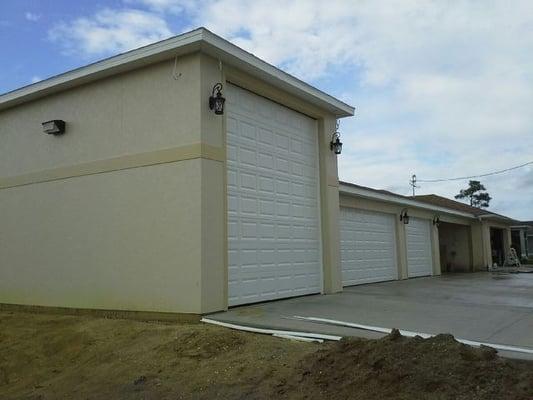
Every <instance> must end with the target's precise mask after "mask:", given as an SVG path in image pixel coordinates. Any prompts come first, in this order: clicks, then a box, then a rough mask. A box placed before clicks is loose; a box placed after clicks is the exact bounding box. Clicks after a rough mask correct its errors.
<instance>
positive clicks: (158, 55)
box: [0, 28, 354, 118]
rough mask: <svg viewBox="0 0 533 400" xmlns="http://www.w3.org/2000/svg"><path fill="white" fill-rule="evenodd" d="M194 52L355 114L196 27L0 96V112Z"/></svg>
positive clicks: (339, 114)
mask: <svg viewBox="0 0 533 400" xmlns="http://www.w3.org/2000/svg"><path fill="white" fill-rule="evenodd" d="M197 51H201V52H204V53H206V54H209V55H211V56H213V57H215V58H217V59H219V60H220V61H222V62H223V63H225V64H228V65H231V66H234V67H235V68H237V69H240V70H243V71H244V72H246V73H248V74H249V75H251V76H254V77H257V78H258V79H260V80H263V81H265V82H267V83H269V84H271V85H273V86H275V87H278V88H280V89H282V90H284V91H286V92H288V93H290V94H292V95H294V96H296V97H298V98H301V99H302V100H305V101H307V102H309V103H311V104H314V105H315V106H317V107H319V108H322V109H325V110H327V111H329V112H331V113H332V114H334V115H335V116H336V117H338V118H342V117H349V116H352V115H354V108H353V107H352V106H350V105H348V104H346V103H344V102H342V101H340V100H338V99H336V98H334V97H332V96H330V95H328V94H327V93H324V92H322V91H321V90H318V89H317V88H315V87H313V86H311V85H309V84H307V83H305V82H303V81H301V80H299V79H297V78H295V77H294V76H292V75H290V74H287V73H286V72H283V71H281V70H280V69H279V68H276V67H274V66H273V65H271V64H268V63H267V62H265V61H263V60H261V59H259V58H258V57H256V56H254V55H253V54H251V53H248V52H247V51H245V50H243V49H241V48H240V47H237V46H235V45H234V44H232V43H230V42H228V41H227V40H225V39H223V38H221V37H220V36H217V35H215V34H213V33H212V32H210V31H208V30H207V29H205V28H198V29H195V30H194V31H191V32H187V33H184V34H182V35H179V36H175V37H172V38H170V39H166V40H163V41H160V42H157V43H153V44H150V45H148V46H144V47H141V48H138V49H135V50H131V51H128V52H126V53H122V54H119V55H117V56H114V57H110V58H107V59H105V60H102V61H98V62H95V63H93V64H89V65H87V66H84V67H81V68H77V69H74V70H72V71H69V72H65V73H63V74H60V75H56V76H53V77H51V78H49V79H46V80H43V81H40V82H37V83H35V84H32V85H28V86H24V87H22V88H20V89H16V90H14V91H12V92H8V93H6V94H3V95H1V96H0V110H3V109H6V108H9V107H13V106H16V105H19V104H23V103H26V102H29V101H33V100H36V99H39V98H41V97H44V96H47V95H50V94H53V93H57V92H60V91H63V90H67V89H70V88H73V87H76V86H79V85H83V84H86V83H89V82H93V81H96V80H99V79H103V78H106V77H109V76H112V75H116V74H119V73H123V72H126V71H131V70H134V69H138V68H141V67H144V66H147V65H150V64H155V63H158V62H161V61H164V60H167V59H172V58H174V57H176V56H182V55H185V54H189V53H193V52H197Z"/></svg>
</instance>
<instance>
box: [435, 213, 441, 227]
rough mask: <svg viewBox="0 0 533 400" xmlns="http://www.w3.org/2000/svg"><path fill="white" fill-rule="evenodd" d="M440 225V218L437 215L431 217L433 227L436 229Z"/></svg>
mask: <svg viewBox="0 0 533 400" xmlns="http://www.w3.org/2000/svg"><path fill="white" fill-rule="evenodd" d="M439 224H440V217H439V216H438V215H435V216H434V217H433V225H435V226H436V227H438V226H439Z"/></svg>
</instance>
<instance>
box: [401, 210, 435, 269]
mask: <svg viewBox="0 0 533 400" xmlns="http://www.w3.org/2000/svg"><path fill="white" fill-rule="evenodd" d="M406 229H407V230H406V233H407V270H408V276H409V278H414V277H417V276H428V275H432V274H433V259H432V257H431V227H430V222H429V221H428V220H426V219H420V218H413V217H411V218H410V220H409V224H407V226H406Z"/></svg>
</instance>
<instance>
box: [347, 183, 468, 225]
mask: <svg viewBox="0 0 533 400" xmlns="http://www.w3.org/2000/svg"><path fill="white" fill-rule="evenodd" d="M339 193H340V194H347V195H352V196H358V197H363V198H366V199H371V200H379V201H384V202H387V203H394V204H400V205H402V206H410V207H416V208H421V209H423V210H429V211H435V212H439V213H445V214H450V215H455V216H459V217H464V218H470V219H475V218H476V217H475V216H474V215H473V214H470V213H465V212H462V211H456V210H452V209H450V208H445V207H439V206H434V205H431V204H427V203H423V202H420V201H416V200H410V199H403V198H400V197H397V196H393V195H390V194H386V193H377V192H375V191H373V190H367V189H363V188H356V187H353V186H350V185H346V184H343V183H340V184H339Z"/></svg>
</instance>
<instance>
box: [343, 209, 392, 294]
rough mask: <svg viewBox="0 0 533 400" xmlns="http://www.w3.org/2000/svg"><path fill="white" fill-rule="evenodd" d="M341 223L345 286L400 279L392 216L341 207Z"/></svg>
mask: <svg viewBox="0 0 533 400" xmlns="http://www.w3.org/2000/svg"><path fill="white" fill-rule="evenodd" d="M340 226H341V265H342V276H343V284H344V285H345V286H348V285H357V284H363V283H371V282H382V281H387V280H393V279H397V278H398V268H397V263H396V239H395V238H396V236H395V231H394V228H395V222H394V216H393V215H390V214H385V213H377V212H372V211H364V210H356V209H351V208H345V207H342V208H341V216H340Z"/></svg>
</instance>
